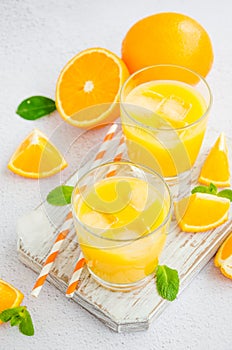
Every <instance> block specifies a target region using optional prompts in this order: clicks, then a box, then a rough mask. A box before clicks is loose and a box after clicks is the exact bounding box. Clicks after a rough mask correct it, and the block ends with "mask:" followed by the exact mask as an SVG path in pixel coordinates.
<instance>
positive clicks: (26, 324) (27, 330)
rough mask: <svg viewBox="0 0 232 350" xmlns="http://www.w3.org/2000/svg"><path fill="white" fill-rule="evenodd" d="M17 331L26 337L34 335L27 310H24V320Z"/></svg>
mask: <svg viewBox="0 0 232 350" xmlns="http://www.w3.org/2000/svg"><path fill="white" fill-rule="evenodd" d="M19 330H20V332H21V333H23V334H24V335H28V336H32V335H34V333H35V331H34V326H33V323H32V319H31V315H30V314H29V312H28V310H27V309H25V311H24V318H23V319H22V321H21V322H20V324H19Z"/></svg>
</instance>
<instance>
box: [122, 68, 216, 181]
mask: <svg viewBox="0 0 232 350" xmlns="http://www.w3.org/2000/svg"><path fill="white" fill-rule="evenodd" d="M120 102H121V119H122V127H123V132H124V134H125V137H126V142H127V150H128V156H129V158H130V160H131V161H133V162H135V163H139V164H144V165H146V166H149V167H150V168H152V169H154V170H156V171H158V172H159V173H160V174H162V176H164V177H165V178H166V180H170V181H172V180H174V182H175V179H176V178H177V176H179V175H183V174H188V172H189V171H190V169H191V168H192V166H193V164H194V163H195V160H196V158H197V156H198V153H199V151H200V148H201V144H202V141H203V138H204V134H205V130H206V125H207V120H208V115H209V110H210V107H211V104H212V96H211V92H210V88H209V86H208V84H207V82H206V81H205V79H204V78H202V77H201V76H200V75H199V74H197V73H195V72H193V71H191V70H189V69H187V68H184V67H179V66H174V65H156V66H151V67H147V68H144V69H142V70H140V71H138V72H135V73H134V74H132V75H131V76H130V77H129V78H128V80H127V81H126V82H125V84H124V86H123V87H122V90H121V101H120Z"/></svg>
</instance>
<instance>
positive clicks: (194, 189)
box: [191, 186, 209, 194]
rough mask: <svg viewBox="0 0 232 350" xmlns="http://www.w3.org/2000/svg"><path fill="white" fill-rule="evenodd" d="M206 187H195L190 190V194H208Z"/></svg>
mask: <svg viewBox="0 0 232 350" xmlns="http://www.w3.org/2000/svg"><path fill="white" fill-rule="evenodd" d="M208 191H209V190H208V187H207V186H196V187H194V188H193V189H192V191H191V193H192V194H194V193H197V192H200V193H209V192H208Z"/></svg>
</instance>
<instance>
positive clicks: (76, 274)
mask: <svg viewBox="0 0 232 350" xmlns="http://www.w3.org/2000/svg"><path fill="white" fill-rule="evenodd" d="M124 143H125V139H124V136H122V137H121V139H120V142H119V146H118V150H117V154H116V156H115V157H114V162H117V161H119V160H121V159H122V156H123V151H124ZM115 173H116V170H115V169H114V168H112V170H110V171H109V172H108V174H107V175H106V177H110V176H114V175H115ZM84 266H85V259H84V257H83V254H82V253H81V254H80V256H79V258H78V260H77V263H76V266H75V268H74V270H73V274H72V277H71V280H70V282H69V285H68V288H67V291H66V297H68V298H72V297H73V295H74V293H75V291H76V289H77V286H78V283H79V280H80V276H81V273H82V270H83V268H84Z"/></svg>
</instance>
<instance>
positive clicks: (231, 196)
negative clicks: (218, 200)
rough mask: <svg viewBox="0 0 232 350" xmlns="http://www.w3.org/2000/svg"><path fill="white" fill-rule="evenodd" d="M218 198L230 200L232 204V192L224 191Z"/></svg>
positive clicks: (219, 193)
mask: <svg viewBox="0 0 232 350" xmlns="http://www.w3.org/2000/svg"><path fill="white" fill-rule="evenodd" d="M217 196H218V197H223V198H228V199H229V200H230V201H231V202H232V190H229V189H228V190H222V191H220V192H218V194H217Z"/></svg>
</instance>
